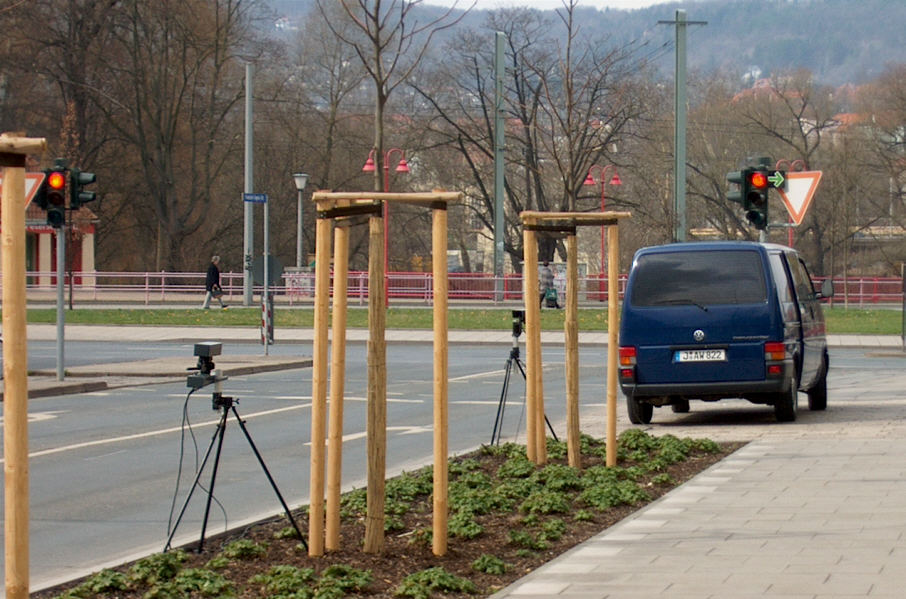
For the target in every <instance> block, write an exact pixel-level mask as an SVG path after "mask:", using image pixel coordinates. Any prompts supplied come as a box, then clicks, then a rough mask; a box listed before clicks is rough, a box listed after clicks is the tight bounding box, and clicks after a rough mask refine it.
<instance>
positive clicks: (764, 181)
mask: <svg viewBox="0 0 906 599" xmlns="http://www.w3.org/2000/svg"><path fill="white" fill-rule="evenodd" d="M749 183H750V184H751V185H752V187H756V188H758V189H763V188H765V187H767V186H768V177H767V175H765V174H764V173H763V172H761V171H755V172H753V173H752V174H751V175H749Z"/></svg>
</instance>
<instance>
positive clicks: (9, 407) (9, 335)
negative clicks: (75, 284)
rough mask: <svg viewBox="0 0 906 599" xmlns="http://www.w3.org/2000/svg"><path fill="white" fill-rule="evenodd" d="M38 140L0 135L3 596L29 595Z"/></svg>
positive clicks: (42, 146) (18, 598) (40, 142)
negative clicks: (30, 281) (30, 302)
mask: <svg viewBox="0 0 906 599" xmlns="http://www.w3.org/2000/svg"><path fill="white" fill-rule="evenodd" d="M45 147H46V143H45V141H44V140H43V139H28V138H21V137H13V136H9V135H7V134H3V135H2V136H0V166H2V167H3V194H2V198H0V210H2V214H3V232H2V234H0V243H2V245H3V259H2V267H3V346H4V347H3V379H4V393H3V396H4V397H3V456H4V462H3V472H4V502H5V503H4V506H5V509H4V515H5V518H4V534H5V549H6V552H5V560H6V562H5V563H6V567H5V570H6V596H7V597H8V598H9V599H28V587H29V574H28V568H29V561H28V559H29V558H28V549H29V532H28V518H29V509H28V348H27V344H26V330H25V323H26V298H25V156H26V154H29V153H38V152H43V151H44V150H45Z"/></svg>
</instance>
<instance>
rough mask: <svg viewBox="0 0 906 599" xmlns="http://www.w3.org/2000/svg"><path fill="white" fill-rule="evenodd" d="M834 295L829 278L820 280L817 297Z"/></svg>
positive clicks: (824, 297) (822, 297) (823, 297)
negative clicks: (819, 289)
mask: <svg viewBox="0 0 906 599" xmlns="http://www.w3.org/2000/svg"><path fill="white" fill-rule="evenodd" d="M832 297H834V282H833V280H831V279H829V278H828V279H824V281H822V282H821V291H820V292H819V293H818V299H830V298H832Z"/></svg>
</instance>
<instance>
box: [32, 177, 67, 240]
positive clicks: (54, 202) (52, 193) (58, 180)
mask: <svg viewBox="0 0 906 599" xmlns="http://www.w3.org/2000/svg"><path fill="white" fill-rule="evenodd" d="M65 191H66V168H65V167H62V166H55V167H53V168H46V169H44V183H43V184H42V185H41V189H40V190H38V194H37V201H38V205H39V206H41V208H43V209H44V210H45V211H46V212H47V224H48V225H50V226H51V227H53V228H55V229H59V228H60V227H62V226H63V223H64V222H65V221H66V194H65Z"/></svg>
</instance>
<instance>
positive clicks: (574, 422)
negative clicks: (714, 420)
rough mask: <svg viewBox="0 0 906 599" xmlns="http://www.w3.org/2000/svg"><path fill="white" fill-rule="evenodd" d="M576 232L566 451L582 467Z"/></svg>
mask: <svg viewBox="0 0 906 599" xmlns="http://www.w3.org/2000/svg"><path fill="white" fill-rule="evenodd" d="M577 254H578V249H577V245H576V236H575V234H571V235H568V236H567V237H566V259H567V262H566V318H565V320H564V322H563V333H564V335H565V341H566V453H567V456H568V458H569V465H570V466H572V467H573V468H580V467H581V466H582V464H581V454H580V448H579V265H578V257H577Z"/></svg>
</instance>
